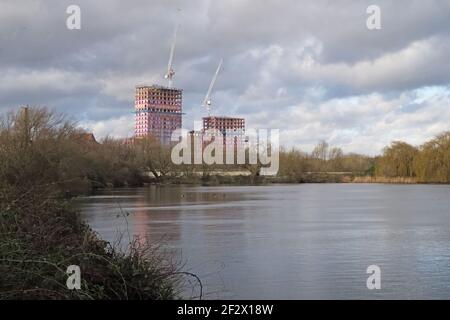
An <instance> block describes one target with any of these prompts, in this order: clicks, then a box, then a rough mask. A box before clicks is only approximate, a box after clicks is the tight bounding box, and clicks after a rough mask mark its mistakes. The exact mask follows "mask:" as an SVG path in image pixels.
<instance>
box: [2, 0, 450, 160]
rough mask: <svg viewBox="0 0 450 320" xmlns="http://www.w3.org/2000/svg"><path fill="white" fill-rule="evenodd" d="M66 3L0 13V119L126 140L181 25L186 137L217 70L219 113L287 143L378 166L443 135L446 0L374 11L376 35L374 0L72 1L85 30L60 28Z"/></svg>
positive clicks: (52, 1)
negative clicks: (136, 105)
mask: <svg viewBox="0 0 450 320" xmlns="http://www.w3.org/2000/svg"><path fill="white" fill-rule="evenodd" d="M71 4H73V3H72V1H69V0H45V1H44V0H23V1H20V2H18V1H15V0H3V1H1V2H0V41H1V43H2V45H1V47H0V110H3V111H4V110H7V109H11V108H14V107H15V108H18V107H19V106H20V105H21V104H25V103H27V104H31V105H33V104H35V105H46V106H49V107H52V108H55V109H57V110H58V111H62V112H65V113H68V114H70V115H71V116H73V117H74V118H76V119H78V120H79V121H80V123H83V124H84V125H86V126H87V127H88V128H90V129H91V130H94V131H95V132H96V134H98V135H99V136H105V135H108V134H111V135H116V136H120V135H130V134H131V133H132V126H133V118H132V111H133V96H134V87H135V85H137V84H142V83H148V84H152V83H160V84H161V83H164V81H165V80H164V78H163V75H164V73H165V68H166V66H167V59H168V54H169V47H170V41H171V37H172V33H173V29H174V26H175V23H176V21H177V22H179V23H180V30H179V34H178V42H177V48H176V52H175V59H174V64H175V72H176V75H175V85H176V86H177V87H180V88H183V90H184V91H183V99H184V100H183V108H184V112H185V115H184V119H183V123H184V124H185V126H186V127H187V128H192V127H193V123H194V121H195V120H199V119H200V118H201V117H202V116H204V115H205V113H206V111H205V110H204V109H203V108H201V107H200V104H201V101H202V99H203V97H204V95H205V93H206V90H207V88H208V85H209V82H210V80H211V77H212V75H213V73H214V71H215V68H216V66H217V63H218V61H219V60H220V58H224V67H223V70H222V72H221V74H220V75H219V78H218V80H217V84H216V88H215V90H214V92H213V103H214V109H213V112H214V113H216V114H224V115H234V116H244V117H245V118H246V120H247V124H248V125H249V126H253V127H261V128H267V127H268V126H271V127H274V128H282V129H283V131H284V132H282V136H284V137H286V138H285V141H286V144H293V143H296V144H298V145H299V146H300V147H303V148H304V149H308V148H310V147H311V146H312V145H313V144H314V143H315V142H316V141H317V140H318V139H327V140H330V142H333V143H336V144H340V145H342V146H344V147H345V148H346V149H347V150H351V151H359V152H365V153H372V154H373V153H376V152H379V150H380V148H381V147H382V146H383V145H384V144H386V143H388V142H389V141H390V140H396V139H405V140H408V141H411V142H412V143H420V141H423V140H424V139H426V138H428V137H430V136H432V135H433V134H435V133H437V131H439V130H448V129H450V126H449V125H448V123H450V121H449V120H450V118H449V114H448V112H447V111H446V109H448V105H449V99H448V86H449V84H450V45H449V43H450V41H449V40H450V19H448V17H449V15H450V2H449V1H447V0H431V1H429V2H427V3H425V2H423V1H421V0H399V1H395V2H393V1H388V0H379V1H377V4H378V5H379V6H380V8H381V14H382V16H381V17H382V29H381V30H379V31H370V30H368V29H367V28H366V18H367V14H366V8H367V6H369V5H371V4H372V1H369V0H362V1H357V2H355V1H351V0H342V1H329V0H317V1H298V0H283V1H274V0H273V1H270V0H261V1H258V2H255V1H250V0H230V1H211V0H192V1H189V2H188V1H181V0H178V1H171V2H168V1H164V0H152V1H148V0H133V1H120V0H108V1H106V0H99V1H95V2H94V1H90V0H78V1H77V4H78V5H79V6H80V7H81V14H82V29H81V30H79V31H71V30H68V29H67V28H66V25H65V19H66V18H67V14H66V8H67V6H68V5H71ZM177 8H181V9H182V11H181V13H180V12H178V10H177ZM433 88H434V89H433ZM436 88H437V89H436ZM425 92H426V94H425ZM418 99H419V100H418ZM420 99H421V100H420Z"/></svg>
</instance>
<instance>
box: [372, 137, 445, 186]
mask: <svg viewBox="0 0 450 320" xmlns="http://www.w3.org/2000/svg"><path fill="white" fill-rule="evenodd" d="M375 175H376V176H384V177H403V178H414V179H415V180H416V181H417V182H420V183H450V132H445V133H442V134H440V135H438V136H437V137H435V138H434V139H432V140H430V141H428V142H426V143H424V144H423V145H421V146H419V147H415V146H412V145H410V144H407V143H405V142H401V141H396V142H393V143H392V144H391V145H390V146H389V147H386V148H385V149H384V152H383V155H382V156H380V157H378V158H377V159H376V166H375Z"/></svg>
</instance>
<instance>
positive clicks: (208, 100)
mask: <svg viewBox="0 0 450 320" xmlns="http://www.w3.org/2000/svg"><path fill="white" fill-rule="evenodd" d="M222 63H223V59H221V60H220V62H219V65H218V67H217V70H216V72H215V73H214V76H213V78H212V80H211V83H210V84H209V88H208V92H207V93H206V96H205V99H204V100H203V103H202V106H204V107H206V109H207V110H208V117H209V116H211V105H212V102H211V92H212V90H213V88H214V84H215V83H216V79H217V75H218V74H219V72H220V69H221V68H222Z"/></svg>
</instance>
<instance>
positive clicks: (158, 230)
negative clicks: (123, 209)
mask: <svg viewBox="0 0 450 320" xmlns="http://www.w3.org/2000/svg"><path fill="white" fill-rule="evenodd" d="M186 201H187V200H186V199H185V198H184V197H182V196H181V192H180V190H179V189H177V188H167V187H166V188H164V187H161V186H154V185H152V186H149V187H148V188H146V189H145V190H144V193H143V194H142V197H139V198H137V200H136V202H135V204H134V207H135V210H134V214H133V234H134V235H135V236H137V237H139V239H140V243H141V244H144V243H145V242H146V241H148V242H150V243H152V244H157V245H158V244H166V242H178V241H179V240H180V228H179V224H178V223H177V221H178V219H179V215H180V211H179V209H178V208H179V207H180V205H181V204H182V203H183V202H186ZM168 235H170V236H168Z"/></svg>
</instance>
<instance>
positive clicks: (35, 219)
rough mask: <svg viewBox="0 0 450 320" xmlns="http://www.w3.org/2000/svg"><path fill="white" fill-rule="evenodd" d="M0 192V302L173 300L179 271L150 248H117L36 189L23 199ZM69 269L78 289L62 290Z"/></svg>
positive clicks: (138, 244)
mask: <svg viewBox="0 0 450 320" xmlns="http://www.w3.org/2000/svg"><path fill="white" fill-rule="evenodd" d="M1 191H2V192H1V206H0V243H1V246H0V272H1V274H2V276H1V277H0V299H2V300H3V299H71V300H72V299H83V300H84V299H88V300H92V299H102V300H104V299H120V300H122V299H145V300H148V299H151V300H153V299H173V298H176V297H177V287H178V281H179V275H178V271H179V270H177V266H175V265H172V264H171V263H169V262H167V261H168V260H165V257H164V256H163V255H162V254H161V253H159V251H158V250H157V249H156V247H155V246H152V245H151V244H148V243H146V242H145V241H143V239H139V238H132V239H129V242H128V244H127V246H126V249H119V248H117V247H115V246H114V245H113V244H111V243H107V242H105V241H103V240H101V239H100V237H99V236H98V235H97V234H96V233H94V232H93V231H92V230H91V228H90V227H89V226H88V225H87V224H86V223H85V222H84V221H83V220H82V219H81V218H80V216H79V214H78V213H77V212H76V211H74V210H73V209H72V208H71V205H70V204H69V203H68V202H66V201H63V200H58V199H55V198H50V197H47V196H46V195H45V193H44V192H38V191H36V190H33V192H30V193H29V194H26V195H25V196H26V198H24V195H17V196H14V194H13V193H11V190H9V191H10V192H7V190H1ZM122 241H123V240H122ZM69 266H77V267H79V268H80V272H81V273H80V287H79V289H78V290H77V289H75V290H71V289H69V287H68V285H67V281H68V279H69V275H70V274H67V273H66V272H67V270H68V268H69ZM74 279H75V278H74ZM72 289H73V288H72Z"/></svg>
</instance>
